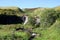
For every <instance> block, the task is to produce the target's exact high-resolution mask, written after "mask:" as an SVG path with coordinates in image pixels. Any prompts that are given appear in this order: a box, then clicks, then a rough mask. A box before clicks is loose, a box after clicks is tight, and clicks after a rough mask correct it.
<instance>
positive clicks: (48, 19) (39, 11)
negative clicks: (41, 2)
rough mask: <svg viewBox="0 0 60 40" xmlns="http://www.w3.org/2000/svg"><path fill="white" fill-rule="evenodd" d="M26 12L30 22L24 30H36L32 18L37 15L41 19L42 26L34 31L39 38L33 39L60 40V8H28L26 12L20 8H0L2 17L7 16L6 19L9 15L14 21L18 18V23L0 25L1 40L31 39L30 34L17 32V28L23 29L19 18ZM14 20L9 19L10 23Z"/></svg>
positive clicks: (34, 39)
mask: <svg viewBox="0 0 60 40" xmlns="http://www.w3.org/2000/svg"><path fill="white" fill-rule="evenodd" d="M24 12H25V13H26V14H28V16H29V22H28V23H27V24H26V25H25V26H24V29H30V28H35V26H34V25H33V24H32V22H33V20H32V18H33V17H34V16H35V15H38V16H39V17H40V22H41V23H40V26H39V27H38V28H35V29H32V32H35V33H38V34H39V36H36V37H35V38H33V40H60V7H55V8H31V9H30V8H28V9H24V11H23V10H22V9H20V8H18V7H17V8H16V7H14V8H13V7H12V8H0V17H1V15H5V17H6V16H7V15H8V16H9V17H11V18H12V19H13V18H15V17H16V18H18V20H17V23H11V24H0V39H1V40H28V39H29V38H30V33H29V32H25V31H22V30H19V31H16V28H19V27H20V28H21V27H23V24H21V23H19V22H18V21H19V20H20V19H19V17H20V16H21V14H22V13H24ZM10 15H12V16H10ZM2 19H3V18H1V20H2ZM12 19H10V18H9V20H10V21H11V20H12ZM1 20H0V21H1ZM14 20H16V19H14ZM11 22H13V21H11ZM14 22H15V21H14ZM0 23H1V22H0Z"/></svg>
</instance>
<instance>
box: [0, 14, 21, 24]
mask: <svg viewBox="0 0 60 40" xmlns="http://www.w3.org/2000/svg"><path fill="white" fill-rule="evenodd" d="M18 23H22V17H20V16H19V17H18V16H15V15H0V24H18Z"/></svg>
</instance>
